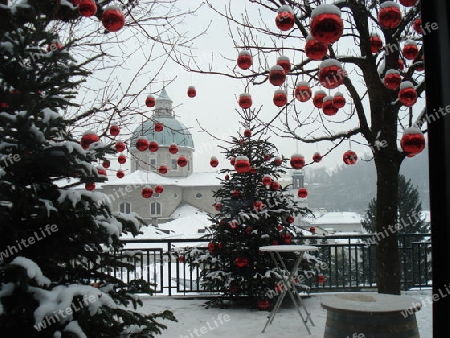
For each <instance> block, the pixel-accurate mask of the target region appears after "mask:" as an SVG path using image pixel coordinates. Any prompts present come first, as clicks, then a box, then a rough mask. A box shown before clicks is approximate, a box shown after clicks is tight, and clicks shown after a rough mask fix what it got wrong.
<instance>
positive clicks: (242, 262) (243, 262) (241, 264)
mask: <svg viewBox="0 0 450 338" xmlns="http://www.w3.org/2000/svg"><path fill="white" fill-rule="evenodd" d="M234 262H235V264H236V266H237V267H238V268H245V267H246V266H247V265H248V264H249V263H250V260H249V259H248V258H246V257H237V258H236V259H235V260H234Z"/></svg>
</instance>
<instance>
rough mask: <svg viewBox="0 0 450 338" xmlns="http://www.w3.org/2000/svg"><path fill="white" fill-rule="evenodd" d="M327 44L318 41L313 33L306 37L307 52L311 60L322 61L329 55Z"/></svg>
mask: <svg viewBox="0 0 450 338" xmlns="http://www.w3.org/2000/svg"><path fill="white" fill-rule="evenodd" d="M327 51H328V48H327V45H326V44H324V43H322V42H320V41H317V40H316V39H314V38H313V37H312V36H311V35H308V36H307V38H306V45H305V54H306V56H307V57H309V58H310V59H311V60H314V61H321V60H323V58H324V57H325V56H326V55H327Z"/></svg>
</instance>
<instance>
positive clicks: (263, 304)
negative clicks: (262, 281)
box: [256, 298, 272, 311]
mask: <svg viewBox="0 0 450 338" xmlns="http://www.w3.org/2000/svg"><path fill="white" fill-rule="evenodd" d="M256 306H257V307H258V309H259V310H261V311H266V310H269V309H270V307H271V306H272V304H271V303H270V300H269V299H266V298H264V299H258V300H257V301H256Z"/></svg>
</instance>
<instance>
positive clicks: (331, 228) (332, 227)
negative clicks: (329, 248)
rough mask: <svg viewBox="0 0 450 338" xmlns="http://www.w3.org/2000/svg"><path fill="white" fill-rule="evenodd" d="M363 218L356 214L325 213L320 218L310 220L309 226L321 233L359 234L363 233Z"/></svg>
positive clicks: (346, 212)
mask: <svg viewBox="0 0 450 338" xmlns="http://www.w3.org/2000/svg"><path fill="white" fill-rule="evenodd" d="M362 219H363V217H362V216H361V215H360V214H357V213H356V212H349V211H342V212H327V213H324V214H323V215H322V216H320V217H317V218H315V219H312V220H311V221H310V225H312V226H314V227H316V228H320V230H321V231H320V232H323V233H328V234H330V233H339V232H347V233H348V232H359V233H363V232H365V231H364V228H363V227H362V225H361V221H362Z"/></svg>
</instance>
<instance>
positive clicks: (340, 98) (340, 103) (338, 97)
mask: <svg viewBox="0 0 450 338" xmlns="http://www.w3.org/2000/svg"><path fill="white" fill-rule="evenodd" d="M345 102H346V101H345V97H344V94H342V93H340V92H336V93H335V94H334V97H333V106H335V107H336V108H338V109H341V108H343V107H344V106H345Z"/></svg>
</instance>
